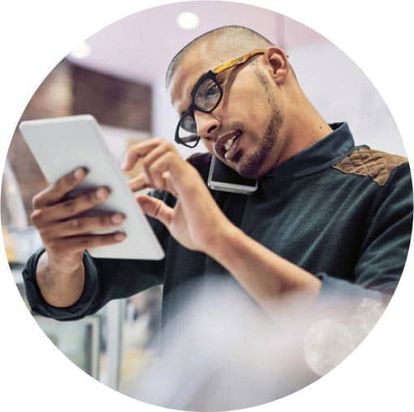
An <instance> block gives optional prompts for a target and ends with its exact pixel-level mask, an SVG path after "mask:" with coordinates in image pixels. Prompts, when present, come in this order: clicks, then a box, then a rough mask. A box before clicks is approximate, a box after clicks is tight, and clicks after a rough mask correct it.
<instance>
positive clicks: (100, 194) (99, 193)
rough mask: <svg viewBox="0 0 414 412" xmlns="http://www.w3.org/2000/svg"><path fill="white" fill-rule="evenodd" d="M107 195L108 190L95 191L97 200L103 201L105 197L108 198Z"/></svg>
mask: <svg viewBox="0 0 414 412" xmlns="http://www.w3.org/2000/svg"><path fill="white" fill-rule="evenodd" d="M108 194H109V192H108V189H105V188H103V187H101V188H99V189H98V190H97V191H96V197H97V198H98V199H105V197H106V196H108Z"/></svg>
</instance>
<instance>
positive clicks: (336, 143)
mask: <svg viewBox="0 0 414 412" xmlns="http://www.w3.org/2000/svg"><path fill="white" fill-rule="evenodd" d="M330 126H331V128H332V133H330V134H329V135H327V136H326V137H324V138H323V139H322V140H319V141H318V142H316V143H315V144H313V145H312V146H310V147H308V148H307V149H305V150H303V151H302V152H300V153H298V154H297V155H295V156H293V157H291V158H290V159H288V160H287V161H286V162H284V163H282V164H281V165H280V166H277V167H275V168H274V169H272V170H270V171H269V172H268V173H267V174H265V175H264V176H263V177H262V179H263V178H267V177H272V178H273V179H277V180H279V179H282V180H289V179H292V178H297V177H300V176H304V175H308V174H311V173H315V172H317V171H319V170H322V169H325V168H327V167H329V166H331V165H332V164H333V163H334V162H335V160H337V159H338V160H339V158H341V157H342V156H343V155H345V154H346V153H347V152H349V151H350V150H351V149H353V148H354V147H355V143H354V139H353V137H352V134H351V131H350V130H349V127H348V124H347V123H332V124H330Z"/></svg>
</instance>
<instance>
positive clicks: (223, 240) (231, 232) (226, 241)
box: [206, 222, 244, 264]
mask: <svg viewBox="0 0 414 412" xmlns="http://www.w3.org/2000/svg"><path fill="white" fill-rule="evenodd" d="M243 235H244V234H243V232H242V231H241V230H240V229H239V228H238V227H236V226H235V225H233V224H232V223H231V222H227V223H226V224H225V225H223V226H221V228H220V231H219V233H218V234H217V235H216V236H214V238H213V240H212V241H211V243H210V246H209V248H208V250H207V251H206V254H207V255H209V256H211V257H212V258H213V259H215V260H216V261H217V262H219V263H221V264H224V263H225V262H226V261H227V260H229V259H231V256H233V255H234V253H235V249H236V244H237V241H238V239H240V237H241V236H243Z"/></svg>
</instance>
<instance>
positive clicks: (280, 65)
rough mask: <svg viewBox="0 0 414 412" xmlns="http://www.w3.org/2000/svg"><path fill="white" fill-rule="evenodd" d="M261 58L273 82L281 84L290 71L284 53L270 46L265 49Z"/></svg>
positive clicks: (278, 48)
mask: <svg viewBox="0 0 414 412" xmlns="http://www.w3.org/2000/svg"><path fill="white" fill-rule="evenodd" d="M263 58H264V61H265V64H266V65H267V67H268V69H269V71H270V75H271V76H272V77H273V79H274V80H275V82H276V83H277V84H279V85H281V84H283V83H284V82H285V80H286V77H287V75H288V73H289V70H290V66H289V62H288V56H287V54H286V52H285V51H284V50H283V49H281V48H280V47H276V46H271V47H268V48H267V49H266V51H265V53H264V54H263Z"/></svg>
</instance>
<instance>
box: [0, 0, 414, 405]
mask: <svg viewBox="0 0 414 412" xmlns="http://www.w3.org/2000/svg"><path fill="white" fill-rule="evenodd" d="M166 3H170V2H167V1H155V0H145V1H144V0H142V1H140V2H137V1H133V0H131V1H127V0H119V1H116V2H97V1H96V2H92V1H90V2H85V1H77V0H72V1H71V2H57V1H49V0H48V1H44V0H37V1H24V0H14V1H11V0H9V1H8V2H3V3H2V6H0V7H1V13H0V42H1V48H0V50H1V52H2V63H1V64H0V96H1V97H0V104H1V106H0V163H1V167H3V164H4V158H5V154H6V151H7V147H8V144H9V142H10V137H11V136H12V132H13V130H14V127H15V126H16V123H17V121H18V119H19V118H20V115H21V113H22V111H23V109H24V107H25V106H26V104H27V102H28V101H29V98H30V96H31V95H32V94H33V92H34V91H35V89H36V88H37V86H38V85H39V84H40V82H41V80H42V79H43V78H44V77H45V75H46V74H47V73H48V72H49V71H50V70H51V69H52V68H53V66H54V65H55V64H56V63H57V62H58V61H59V60H60V59H61V58H62V57H63V56H65V55H66V54H67V52H68V51H69V50H71V49H73V48H75V46H76V45H77V44H79V43H81V42H82V40H83V39H85V38H87V37H88V36H90V35H91V34H93V33H94V32H96V31H98V30H100V29H102V28H103V27H105V26H106V25H108V24H109V23H111V22H113V21H116V20H118V19H120V18H122V17H125V16H127V15H128V14H131V13H134V12H136V11H139V10H142V9H144V8H148V7H153V6H155V5H159V4H166ZM243 3H246V4H252V5H257V6H263V7H267V8H270V9H273V10H275V11H278V12H280V13H282V14H285V15H287V16H289V17H291V18H294V19H296V20H298V21H300V22H302V23H305V24H307V25H309V26H310V27H311V28H313V29H315V30H316V31H318V32H320V33H321V34H323V35H325V36H326V37H327V38H328V39H329V40H331V41H332V42H333V43H334V44H336V45H337V46H338V47H340V48H341V49H342V50H343V51H344V52H346V53H347V54H348V55H349V56H350V57H351V58H352V59H353V60H354V61H355V62H357V63H358V64H359V65H360V67H361V68H362V69H363V70H364V71H365V73H366V74H367V76H368V77H369V78H370V79H371V81H372V82H373V84H374V85H375V86H376V87H377V88H378V89H379V91H380V93H381V95H382V96H383V98H384V100H385V102H386V103H387V104H388V106H389V108H390V110H391V112H392V114H393V116H394V119H395V121H396V123H397V125H398V127H399V130H400V132H401V135H402V137H403V140H404V143H405V146H406V149H407V151H408V153H409V157H410V160H411V161H412V162H413V150H414V149H413V147H412V144H411V141H410V138H411V135H410V133H411V118H412V106H413V105H412V95H410V93H409V88H410V86H411V93H412V89H413V88H412V86H413V82H412V76H413V74H414V66H413V63H412V52H411V50H412V41H411V40H410V39H413V38H414V31H413V23H412V19H411V17H410V16H411V15H412V13H411V7H410V2H408V1H403V0H401V1H399V0H397V1H394V2H392V3H389V2H382V1H380V0H379V1H377V2H368V1H367V2H363V1H361V0H359V1H352V0H348V1H346V2H340V1H331V2H327V1H323V0H312V1H306V0H303V1H298V0H279V1H278V2H274V1H243ZM361 115H363V113H361ZM413 164H414V163H413ZM3 250H4V249H3V246H2V245H0V254H1V256H0V257H1V262H0V264H1V267H0V282H1V285H0V302H1V308H0V314H1V321H2V322H1V327H2V330H1V340H0V342H1V350H0V365H1V374H0V376H1V377H0V385H1V386H0V388H1V392H2V396H1V398H0V407H6V405H8V407H9V408H10V407H11V405H13V406H12V409H13V410H23V408H27V410H35V411H37V410H42V411H45V412H49V411H53V412H55V411H56V410H59V411H60V412H65V411H74V410H82V411H84V410H88V409H90V410H99V411H111V412H112V411H114V410H122V411H125V412H128V411H136V410H137V408H140V409H144V410H157V409H159V408H156V407H152V406H149V405H146V406H145V407H144V406H143V405H142V406H140V405H139V404H137V401H135V400H132V399H129V398H127V397H126V396H123V395H120V394H118V393H116V392H114V391H112V390H109V389H107V388H106V387H105V386H103V385H101V384H99V383H97V382H95V381H94V380H93V379H91V378H89V377H88V376H86V375H85V374H84V373H83V372H81V371H80V370H79V369H78V368H77V367H76V366H74V365H73V364H72V363H71V362H70V361H68V360H67V359H66V358H65V357H64V356H62V355H61V354H60V352H59V351H58V350H57V349H56V348H55V347H54V345H53V344H52V343H51V342H49V341H48V339H47V338H46V337H45V336H44V335H43V333H42V332H41V330H40V329H39V328H38V327H37V326H36V324H35V322H34V320H33V319H32V318H31V316H29V315H28V312H27V310H26V309H25V307H24V304H23V302H22V301H21V299H20V298H19V296H18V293H17V290H16V288H15V286H14V284H13V280H12V278H11V276H10V275H9V269H8V267H7V263H6V259H5V254H4V251H3ZM412 269H413V258H412V251H411V252H410V256H409V260H408V262H407V265H406V270H405V273H404V275H403V278H402V280H401V283H400V286H399V288H398V290H397V292H396V294H395V296H394V299H393V301H392V303H391V305H390V306H389V308H388V309H387V311H386V313H385V315H384V316H383V318H382V319H381V321H380V323H379V325H378V326H377V327H376V328H375V329H374V331H373V332H372V333H371V334H370V335H369V337H368V338H367V339H366V340H365V341H364V342H363V344H362V345H361V346H360V347H359V348H358V349H357V350H356V351H355V352H354V353H353V354H352V355H351V356H349V358H348V359H347V360H346V361H344V362H343V363H342V364H341V365H340V366H339V367H337V368H336V369H335V370H334V371H332V372H331V373H330V374H328V376H326V377H325V378H323V379H321V380H319V381H318V382H316V383H315V384H313V385H311V386H309V387H307V388H305V389H303V390H302V391H300V392H298V393H296V394H294V395H291V396H288V397H286V398H284V399H282V400H279V401H277V404H269V405H263V406H260V407H257V408H254V409H257V410H261V411H263V410H269V411H270V410H273V409H274V408H275V407H276V408H278V410H280V411H297V410H299V409H300V408H306V409H307V410H318V411H320V412H322V411H332V410H335V411H336V412H340V411H347V412H348V411H349V410H364V409H367V410H375V411H382V410H384V411H385V410H387V411H388V410H398V411H400V410H407V411H408V410H414V409H413V407H414V400H413V399H414V398H413V396H412V374H413V367H414V362H413V358H414V356H413V348H414V335H413V326H412V321H411V319H412V316H411V314H412V313H413V312H414V310H413V309H414V307H413V306H414V304H413V302H414V299H413V298H412V293H413V292H412V291H413V290H414V281H413V276H412ZM405 372H406V375H405ZM403 405H404V406H403Z"/></svg>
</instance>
